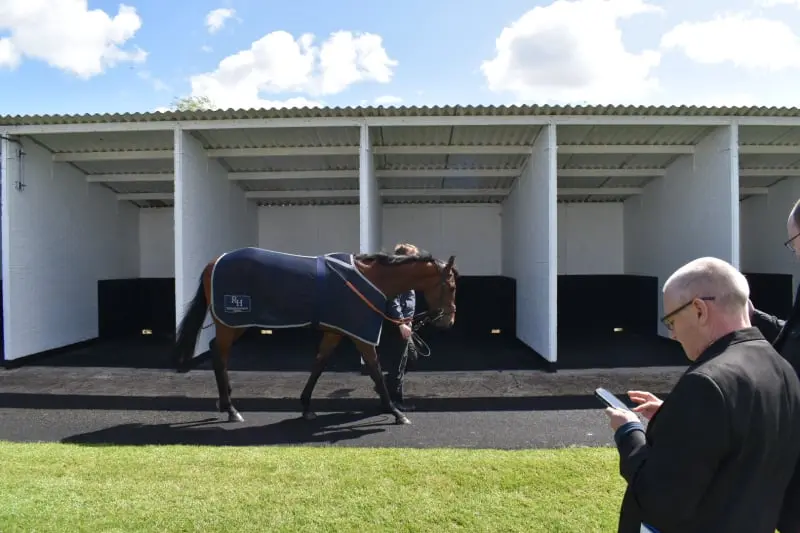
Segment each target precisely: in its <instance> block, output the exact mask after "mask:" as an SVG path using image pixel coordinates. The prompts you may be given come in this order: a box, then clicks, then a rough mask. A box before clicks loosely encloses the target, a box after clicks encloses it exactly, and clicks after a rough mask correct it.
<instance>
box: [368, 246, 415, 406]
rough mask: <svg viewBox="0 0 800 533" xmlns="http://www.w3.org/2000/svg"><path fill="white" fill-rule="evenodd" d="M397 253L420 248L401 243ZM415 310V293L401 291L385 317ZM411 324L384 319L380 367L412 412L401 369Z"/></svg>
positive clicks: (393, 393) (395, 398)
mask: <svg viewBox="0 0 800 533" xmlns="http://www.w3.org/2000/svg"><path fill="white" fill-rule="evenodd" d="M394 253H395V254H396V255H414V254H417V253H419V250H418V249H417V247H416V246H414V245H413V244H407V243H403V244H398V245H396V246H395V247H394ZM415 311H416V293H415V292H414V291H413V290H412V291H408V292H404V293H402V294H398V295H397V297H395V298H394V299H393V300H390V301H388V302H387V304H386V311H385V312H386V316H388V317H389V318H392V319H395V320H402V319H407V318H414V313H415ZM411 334H412V330H411V324H410V323H409V324H396V323H394V322H390V321H389V320H384V321H383V331H382V333H381V342H380V345H379V346H378V351H379V353H380V358H381V367H383V368H384V369H385V370H386V374H385V376H386V387H387V388H388V389H389V397H390V398H391V399H392V402H393V403H394V404H395V405H396V406H397V408H398V409H400V410H401V411H411V410H413V409H414V406H413V405H410V404H407V403H405V394H404V381H405V370H406V369H402V368H400V363H401V360H402V357H403V353H404V352H405V351H406V350H407V349H408V347H409V342H410V340H411Z"/></svg>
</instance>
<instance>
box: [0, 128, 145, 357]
mask: <svg viewBox="0 0 800 533" xmlns="http://www.w3.org/2000/svg"><path fill="white" fill-rule="evenodd" d="M22 143H23V147H24V152H25V155H24V157H23V159H22V170H23V181H24V183H25V185H26V187H25V188H24V189H23V190H21V191H18V190H16V189H15V188H14V186H13V184H14V181H16V180H17V179H18V173H17V170H18V168H19V166H20V165H19V164H18V163H19V160H18V158H17V155H16V154H17V151H16V150H14V149H13V148H14V147H15V145H8V144H7V147H9V146H10V147H11V148H12V149H11V150H8V151H7V152H6V151H4V153H6V154H7V155H8V156H10V159H9V160H8V161H6V163H5V167H6V171H5V173H6V175H7V176H6V177H7V179H5V180H3V203H4V205H3V210H2V228H3V241H5V244H6V246H4V247H3V270H4V276H3V297H4V302H3V303H4V314H5V320H4V328H5V356H6V358H7V359H9V360H13V359H18V358H20V357H24V356H26V355H31V354H34V353H37V352H41V351H44V350H50V349H53V348H59V347H61V346H65V345H69V344H73V343H76V342H81V341H84V340H88V339H92V338H94V337H96V336H97V334H98V321H97V281H98V280H101V279H109V278H135V277H137V276H138V274H139V220H138V208H137V207H136V206H134V205H132V204H130V203H128V202H119V201H118V200H117V198H116V195H115V193H114V192H112V191H111V190H109V189H108V188H106V187H104V186H102V185H100V184H95V183H87V181H86V177H85V175H84V174H83V173H81V172H80V171H78V170H76V169H75V168H74V167H72V166H70V165H68V164H66V163H53V162H52V154H50V152H48V151H47V150H45V149H44V148H42V147H41V146H39V145H37V144H34V143H32V142H30V141H27V140H24V139H23V140H22Z"/></svg>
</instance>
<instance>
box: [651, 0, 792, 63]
mask: <svg viewBox="0 0 800 533" xmlns="http://www.w3.org/2000/svg"><path fill="white" fill-rule="evenodd" d="M773 1H774V0H773ZM661 47H662V49H664V50H676V51H680V52H682V53H683V54H684V55H686V57H688V58H689V59H690V60H692V61H694V62H696V63H700V64H704V65H716V64H721V63H731V64H732V65H734V66H736V67H743V68H747V69H764V70H770V71H779V70H784V69H788V68H798V67H800V37H798V36H797V34H795V33H794V31H793V30H792V28H791V27H789V25H787V24H786V23H784V22H781V21H778V20H770V19H766V18H761V17H754V18H748V17H747V15H746V14H744V13H735V14H726V15H721V16H718V17H716V18H714V19H712V20H708V21H704V22H682V23H680V24H678V25H677V26H675V27H674V28H673V29H672V30H670V31H669V32H667V33H666V34H665V35H664V36H663V37H662V38H661Z"/></svg>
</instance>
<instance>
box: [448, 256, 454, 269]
mask: <svg viewBox="0 0 800 533" xmlns="http://www.w3.org/2000/svg"><path fill="white" fill-rule="evenodd" d="M455 262H456V256H454V255H451V256H450V259H448V260H447V267H446V269H447V270H450V269H451V268H453V264H454V263H455Z"/></svg>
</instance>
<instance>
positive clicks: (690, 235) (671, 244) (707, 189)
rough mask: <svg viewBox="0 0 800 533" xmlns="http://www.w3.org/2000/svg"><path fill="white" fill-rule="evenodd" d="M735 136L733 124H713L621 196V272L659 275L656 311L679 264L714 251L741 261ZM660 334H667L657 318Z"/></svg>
mask: <svg viewBox="0 0 800 533" xmlns="http://www.w3.org/2000/svg"><path fill="white" fill-rule="evenodd" d="M737 139H738V137H737V130H736V128H735V127H727V126H725V127H719V128H716V129H715V130H713V131H712V132H711V133H710V134H709V135H708V136H707V137H706V138H705V139H703V140H702V141H701V142H700V143H698V145H697V147H696V151H695V154H694V155H693V156H681V157H680V158H679V159H677V160H676V161H675V162H674V163H673V164H672V165H670V167H669V168H668V169H667V173H666V175H665V176H664V177H661V178H656V179H655V180H653V181H651V182H650V183H649V184H648V185H647V186H646V187H645V188H644V192H643V194H642V195H640V196H637V197H633V198H630V199H628V200H626V201H625V210H624V233H625V271H626V272H627V273H628V274H643V275H651V276H658V279H659V299H658V306H659V308H658V314H659V316H660V315H661V314H663V304H662V296H661V294H662V293H661V286H662V285H663V283H664V282H665V281H666V279H667V277H669V275H670V274H672V272H674V271H675V270H676V269H677V268H679V267H680V266H681V265H683V264H685V263H687V262H689V261H691V260H692V259H696V258H698V257H702V256H714V257H719V258H720V259H724V260H726V261H729V262H731V263H732V264H733V265H734V266H737V267H738V266H739V231H738V225H739V215H738V213H739V207H738V203H739V180H738V171H737V168H738V140H737ZM659 333H660V334H662V335H667V330H666V329H665V328H664V327H663V325H662V324H661V323H659Z"/></svg>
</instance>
